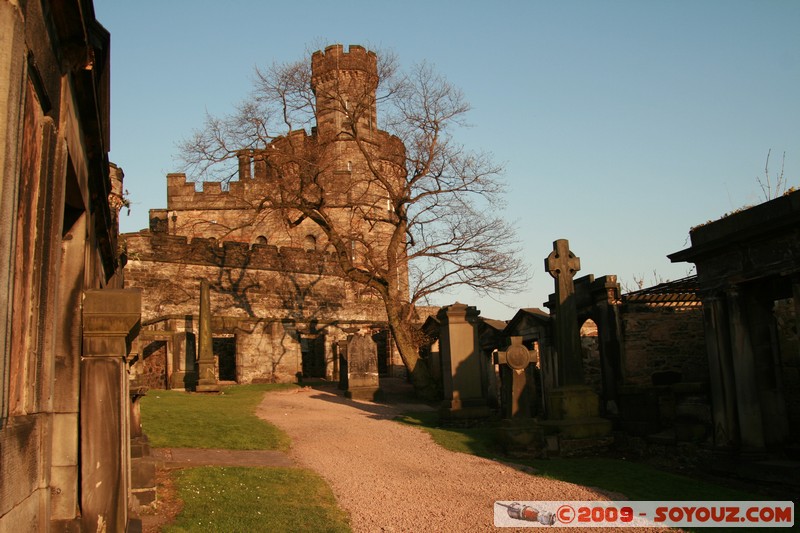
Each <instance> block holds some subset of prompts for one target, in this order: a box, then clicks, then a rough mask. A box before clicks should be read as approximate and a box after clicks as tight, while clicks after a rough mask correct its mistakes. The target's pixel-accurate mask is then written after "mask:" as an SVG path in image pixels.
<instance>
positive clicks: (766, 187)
mask: <svg viewBox="0 0 800 533" xmlns="http://www.w3.org/2000/svg"><path fill="white" fill-rule="evenodd" d="M771 154H772V149H771V148H770V149H769V150H768V151H767V161H766V163H764V179H763V180H762V179H761V178H760V177H758V176H756V181H757V182H758V185H759V186H760V187H761V193H762V194H763V195H764V201H765V202H768V201H770V200H773V199H775V198H778V197H779V196H783V195H784V194H785V193H786V178H785V177H784V175H783V168H784V164H785V163H786V152H783V156H782V157H781V170H780V172H778V173H777V174H775V179H774V180H773V179H772V178H770V176H769V156H770V155H771Z"/></svg>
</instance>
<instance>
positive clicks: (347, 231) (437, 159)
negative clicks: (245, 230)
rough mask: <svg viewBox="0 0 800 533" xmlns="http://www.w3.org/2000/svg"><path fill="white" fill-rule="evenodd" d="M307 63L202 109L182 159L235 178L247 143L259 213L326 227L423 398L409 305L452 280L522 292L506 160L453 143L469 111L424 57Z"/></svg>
mask: <svg viewBox="0 0 800 533" xmlns="http://www.w3.org/2000/svg"><path fill="white" fill-rule="evenodd" d="M359 51H360V52H361V55H358V57H362V56H363V57H364V58H365V60H364V61H363V62H359V61H356V59H358V57H356V56H357V54H356V52H359ZM336 54H338V55H336ZM334 55H336V57H335V59H336V62H335V65H334V63H333V61H332V59H334V58H333V56H334ZM345 56H347V57H345ZM310 59H311V61H309V58H306V59H304V60H302V61H298V62H294V63H286V64H274V65H272V66H271V67H270V68H268V69H266V70H261V69H257V70H256V76H255V83H254V90H253V93H252V94H251V96H250V98H248V99H247V100H246V101H245V102H244V103H242V104H240V105H239V106H238V107H237V108H236V111H235V112H234V113H233V114H232V115H230V116H227V117H224V118H217V117H212V116H207V117H206V121H205V125H204V127H203V128H202V129H200V130H198V131H196V132H195V133H194V135H193V136H192V137H191V138H189V139H187V140H186V141H185V142H184V143H183V144H182V146H181V157H182V158H183V160H184V162H185V165H186V170H187V172H189V173H190V174H194V175H197V176H201V177H203V178H204V179H217V180H230V179H231V178H232V177H234V176H236V174H237V164H238V163H237V161H239V159H240V158H241V154H242V149H247V150H250V152H249V153H252V154H255V157H261V158H262V160H263V161H264V165H265V166H266V175H267V176H268V178H267V179H268V180H269V181H270V183H271V187H270V188H269V192H268V193H266V194H265V195H264V196H263V197H262V198H260V199H259V202H258V205H256V206H254V209H255V210H256V211H262V210H273V211H274V210H279V211H280V212H281V213H282V214H283V217H284V219H285V220H286V221H287V223H288V224H289V225H297V224H300V223H302V222H303V221H305V220H311V221H313V222H314V223H315V224H316V226H318V227H319V228H320V229H321V230H322V232H323V233H324V235H325V236H326V237H327V239H328V243H329V245H330V246H332V247H333V248H335V250H336V252H337V257H338V258H339V263H340V267H341V272H342V275H343V276H344V277H345V278H347V279H349V280H352V281H354V282H357V283H360V284H363V285H365V286H367V287H369V288H370V289H371V290H372V291H374V293H375V294H377V295H378V296H379V297H380V299H381V300H382V301H383V303H384V304H385V308H386V313H387V317H388V322H389V327H390V330H391V332H392V335H393V337H394V339H395V341H396V344H397V348H398V351H399V352H400V355H401V357H402V359H403V361H404V363H405V365H406V367H407V368H408V370H409V372H410V374H411V377H412V381H413V383H414V385H415V388H416V390H417V392H418V394H420V395H421V396H424V397H430V396H432V395H433V394H434V387H433V382H432V380H431V378H430V374H429V372H428V369H427V367H426V365H425V364H424V361H422V360H420V358H419V352H418V346H417V341H416V336H415V331H414V324H413V320H414V309H415V305H417V304H420V303H424V302H427V301H428V298H429V297H430V296H432V295H433V294H435V293H440V292H442V291H447V290H448V289H453V288H455V287H459V286H462V287H463V286H466V287H470V288H472V289H474V290H476V291H479V292H483V293H499V292H503V291H507V290H509V289H516V290H518V289H519V287H520V286H521V284H524V283H525V281H527V278H528V271H527V268H526V266H525V265H524V264H523V263H522V262H521V260H520V258H519V254H518V249H517V247H516V236H515V232H514V230H513V228H512V227H511V226H510V225H509V224H508V223H507V222H506V221H505V220H504V219H503V217H502V216H501V215H502V212H503V211H502V204H501V203H500V200H501V196H502V193H503V191H504V189H503V184H502V181H501V180H500V173H501V171H502V168H501V166H499V165H497V164H496V163H494V162H493V161H492V158H491V156H490V155H489V154H487V153H484V152H479V151H474V150H469V149H467V148H466V147H464V146H463V145H461V144H459V143H458V142H456V140H455V138H454V133H455V132H456V130H457V129H458V128H459V127H461V126H465V123H464V117H465V115H466V113H467V112H468V111H469V109H470V106H469V105H468V103H467V102H466V101H465V99H464V96H463V94H462V93H461V91H459V90H458V89H457V88H456V87H454V86H453V85H451V84H450V83H449V82H448V81H447V80H446V79H445V78H443V77H442V76H441V75H439V74H437V73H436V72H435V71H434V69H432V68H431V67H430V66H429V65H426V64H422V65H418V66H415V67H413V68H412V69H410V70H409V71H408V72H401V71H400V69H399V68H398V63H397V61H396V58H395V57H394V56H393V55H392V54H381V55H380V57H379V58H378V59H376V56H375V55H374V54H372V53H371V52H369V53H366V52H365V51H363V49H361V48H360V47H352V46H351V47H350V52H349V54H344V53H342V51H341V47H329V48H328V49H326V51H325V53H321V52H317V53H315V54H314V55H313V56H312V57H311V58H310ZM345 59H347V61H345ZM370 62H372V65H370ZM377 108H380V110H381V122H380V124H379V125H380V128H379V127H378V126H379V125H378V124H377V123H376V120H377V116H378V115H377V112H376V109H377ZM307 128H311V129H312V132H313V133H312V134H311V135H308V134H306V133H304V131H305V130H306V129H307ZM342 176H346V179H344V178H342Z"/></svg>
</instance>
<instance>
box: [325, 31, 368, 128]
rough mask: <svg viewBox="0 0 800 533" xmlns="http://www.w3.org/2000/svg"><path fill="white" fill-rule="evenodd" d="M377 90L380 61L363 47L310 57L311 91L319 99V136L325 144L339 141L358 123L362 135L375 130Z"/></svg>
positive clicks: (334, 47) (337, 48)
mask: <svg viewBox="0 0 800 533" xmlns="http://www.w3.org/2000/svg"><path fill="white" fill-rule="evenodd" d="M377 88H378V58H377V56H376V55H375V52H370V51H367V50H366V49H364V48H363V47H361V46H355V45H354V46H350V49H349V51H348V52H345V51H344V48H343V47H342V45H340V44H335V45H332V46H329V47H327V48H326V49H325V51H324V52H320V51H317V52H314V54H313V55H312V56H311V89H312V90H313V91H314V95H315V96H316V98H317V134H318V135H319V137H320V140H322V141H323V142H324V141H326V140H328V139H330V138H333V137H337V136H338V135H339V134H340V133H342V131H343V129H347V128H348V126H349V125H348V121H351V120H356V121H358V127H359V131H361V132H364V133H367V132H372V131H374V130H375V129H376V127H377V126H376V123H377V110H376V105H375V91H376V89H377Z"/></svg>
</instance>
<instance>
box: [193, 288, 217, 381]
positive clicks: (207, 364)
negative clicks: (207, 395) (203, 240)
mask: <svg viewBox="0 0 800 533" xmlns="http://www.w3.org/2000/svg"><path fill="white" fill-rule="evenodd" d="M213 342H214V341H213V337H212V335H211V295H210V291H209V287H208V281H207V280H202V281H201V282H200V357H199V358H198V360H197V371H198V376H197V378H198V379H197V388H196V390H197V392H219V383H218V382H217V376H216V375H215V374H214V349H213Z"/></svg>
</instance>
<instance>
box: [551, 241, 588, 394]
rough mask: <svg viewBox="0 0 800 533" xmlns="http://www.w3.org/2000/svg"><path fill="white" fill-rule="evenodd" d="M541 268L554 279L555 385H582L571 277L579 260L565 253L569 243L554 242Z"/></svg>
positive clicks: (571, 254) (578, 338) (581, 367)
mask: <svg viewBox="0 0 800 533" xmlns="http://www.w3.org/2000/svg"><path fill="white" fill-rule="evenodd" d="M544 267H545V270H547V272H549V273H550V275H551V276H553V278H554V279H555V285H556V302H555V304H556V305H555V309H554V310H553V311H555V320H556V323H555V339H554V340H555V345H556V352H557V353H558V377H559V385H560V386H562V387H563V386H565V385H583V384H584V381H583V353H582V350H581V338H580V330H579V328H578V310H577V307H576V306H575V286H574V285H573V283H572V278H573V277H574V276H575V273H576V272H577V271H579V270H580V269H581V260H580V258H578V257H575V254H573V253H572V252H571V251H570V250H569V241H567V240H566V239H558V240H557V241H555V242H554V243H553V251H552V252H551V253H550V255H549V256H547V259H545V260H544Z"/></svg>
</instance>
